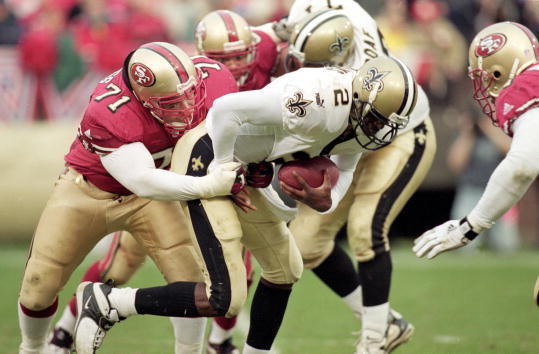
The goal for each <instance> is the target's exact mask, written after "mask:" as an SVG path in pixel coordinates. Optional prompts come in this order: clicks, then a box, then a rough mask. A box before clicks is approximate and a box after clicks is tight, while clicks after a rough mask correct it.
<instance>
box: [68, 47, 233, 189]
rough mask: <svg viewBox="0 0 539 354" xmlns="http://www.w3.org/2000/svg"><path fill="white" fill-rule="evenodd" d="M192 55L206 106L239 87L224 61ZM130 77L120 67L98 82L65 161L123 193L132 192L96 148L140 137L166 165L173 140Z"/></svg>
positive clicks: (111, 148)
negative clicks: (134, 90) (107, 167)
mask: <svg viewBox="0 0 539 354" xmlns="http://www.w3.org/2000/svg"><path fill="white" fill-rule="evenodd" d="M192 59H193V62H194V63H195V65H196V66H197V67H198V68H200V69H201V70H202V72H203V79H204V82H205V84H206V102H205V105H206V108H207V109H209V108H210V107H211V106H212V104H213V101H215V100H216V99H217V98H219V97H221V96H224V95H226V94H228V93H231V92H237V91H238V86H237V84H236V81H235V79H234V76H232V74H231V73H230V71H229V70H228V69H227V68H226V67H225V66H224V65H223V64H221V63H219V62H217V61H215V60H212V59H208V58H205V57H195V58H192ZM128 82H129V79H128V78H127V75H126V74H125V73H124V71H123V70H118V71H116V72H114V73H112V74H111V75H109V76H107V77H106V78H105V79H103V80H101V81H100V82H99V83H98V84H97V87H96V88H95V90H94V92H93V93H92V95H91V96H90V103H89V104H88V107H87V108H86V111H85V112H84V115H83V117H82V121H81V123H80V126H79V131H78V135H79V136H78V138H77V139H75V141H74V142H73V143H72V144H71V149H70V151H69V153H68V154H67V155H66V156H65V161H66V162H67V164H68V165H70V166H72V167H73V168H75V169H76V170H77V171H78V172H80V173H81V174H83V175H84V176H85V177H86V178H87V179H88V181H90V182H92V183H93V184H94V185H96V186H97V187H99V188H100V189H102V190H104V191H107V192H111V193H116V194H121V195H127V194H131V192H130V191H129V190H127V189H126V188H125V187H124V186H122V185H121V184H120V183H119V182H118V181H116V180H115V179H114V178H113V177H112V176H111V175H110V174H109V173H108V172H107V171H106V170H105V168H104V167H103V165H102V164H101V161H100V159H99V155H100V154H106V153H110V152H112V151H114V150H115V149H117V148H119V147H120V146H122V145H124V144H130V143H133V142H141V143H143V144H144V146H146V148H147V149H148V150H149V151H150V153H151V154H152V156H153V158H154V161H155V166H156V167H157V168H163V169H168V168H169V166H170V160H171V157H172V149H173V147H174V145H175V144H176V141H177V139H174V138H172V137H171V136H170V135H169V134H168V133H167V132H166V131H165V129H164V126H163V125H162V124H161V123H160V122H159V121H157V119H155V118H154V117H153V116H152V115H151V114H150V112H149V111H148V110H147V109H146V108H144V107H142V105H141V104H140V102H139V101H137V99H136V98H135V96H134V95H133V93H132V92H131V90H130V88H129V85H128Z"/></svg>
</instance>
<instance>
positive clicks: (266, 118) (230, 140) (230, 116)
mask: <svg viewBox="0 0 539 354" xmlns="http://www.w3.org/2000/svg"><path fill="white" fill-rule="evenodd" d="M279 88H280V87H278V86H277V87H276V86H273V85H268V86H266V87H265V88H263V89H261V90H253V91H245V92H238V93H233V94H229V95H226V96H224V97H221V98H219V99H217V100H216V101H215V102H214V104H213V107H212V108H211V109H210V111H209V112H208V117H207V119H206V128H207V129H208V134H209V135H210V137H211V139H212V143H213V148H214V154H215V160H216V161H217V163H219V164H222V163H225V162H230V161H233V157H234V144H235V142H236V138H237V137H238V135H239V133H240V127H241V126H242V125H243V124H253V125H276V126H282V124H283V119H282V115H281V93H280V89H279Z"/></svg>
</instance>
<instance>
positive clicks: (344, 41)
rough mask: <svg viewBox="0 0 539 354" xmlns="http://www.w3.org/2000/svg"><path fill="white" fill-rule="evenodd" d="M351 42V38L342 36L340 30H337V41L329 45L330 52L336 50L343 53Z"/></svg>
mask: <svg viewBox="0 0 539 354" xmlns="http://www.w3.org/2000/svg"><path fill="white" fill-rule="evenodd" d="M349 44H350V38H348V37H341V36H340V35H339V32H335V42H333V43H331V44H330V45H329V51H330V52H336V53H337V54H338V55H339V54H341V53H342V52H343V51H344V50H345V49H346V47H348V45H349Z"/></svg>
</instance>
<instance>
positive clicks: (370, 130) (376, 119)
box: [349, 87, 409, 150]
mask: <svg viewBox="0 0 539 354" xmlns="http://www.w3.org/2000/svg"><path fill="white" fill-rule="evenodd" d="M377 93H378V88H377V87H375V88H374V89H373V90H372V91H371V92H370V94H369V98H368V101H364V100H361V99H360V98H359V95H358V94H357V93H354V97H353V99H352V108H351V111H350V118H349V119H350V123H351V124H352V127H353V129H354V131H355V132H356V134H355V139H356V141H357V143H358V144H359V145H360V146H361V147H363V148H364V149H367V150H377V149H380V148H382V147H384V146H386V145H388V144H389V143H391V142H392V141H393V139H395V136H397V133H398V132H399V130H401V129H404V128H405V127H406V125H408V121H409V117H408V116H400V115H398V114H397V113H394V112H393V113H391V115H390V116H389V117H385V116H384V115H383V114H382V113H381V112H380V111H378V110H377V109H376V107H375V105H374V104H373V102H374V100H375V99H376V95H377Z"/></svg>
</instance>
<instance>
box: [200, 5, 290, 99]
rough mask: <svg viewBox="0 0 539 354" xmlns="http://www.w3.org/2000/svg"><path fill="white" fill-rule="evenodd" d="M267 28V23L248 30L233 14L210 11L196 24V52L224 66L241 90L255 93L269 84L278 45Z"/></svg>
mask: <svg viewBox="0 0 539 354" xmlns="http://www.w3.org/2000/svg"><path fill="white" fill-rule="evenodd" d="M270 28H271V27H270V24H267V25H263V26H260V27H253V28H251V27H250V26H249V24H248V23H247V21H245V19H244V18H243V17H241V16H240V15H238V14H237V13H235V12H232V11H228V10H217V11H213V12H210V13H209V14H208V15H206V16H204V18H202V20H201V21H200V22H199V23H198V25H197V28H196V31H195V42H196V46H197V51H198V53H199V54H200V55H204V56H206V57H208V58H211V59H214V60H217V61H219V62H221V63H223V64H224V65H226V66H227V67H228V69H229V70H230V71H231V72H232V74H234V77H235V78H236V81H237V83H238V85H239V89H240V91H247V90H258V89H261V88H262V87H264V86H266V85H267V84H268V83H269V82H270V78H271V76H272V73H273V69H274V66H275V64H276V61H277V54H278V52H277V44H278V43H280V42H281V41H280V40H279V38H278V37H277V36H276V35H275V34H274V32H273V31H272V30H271V29H270Z"/></svg>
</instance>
